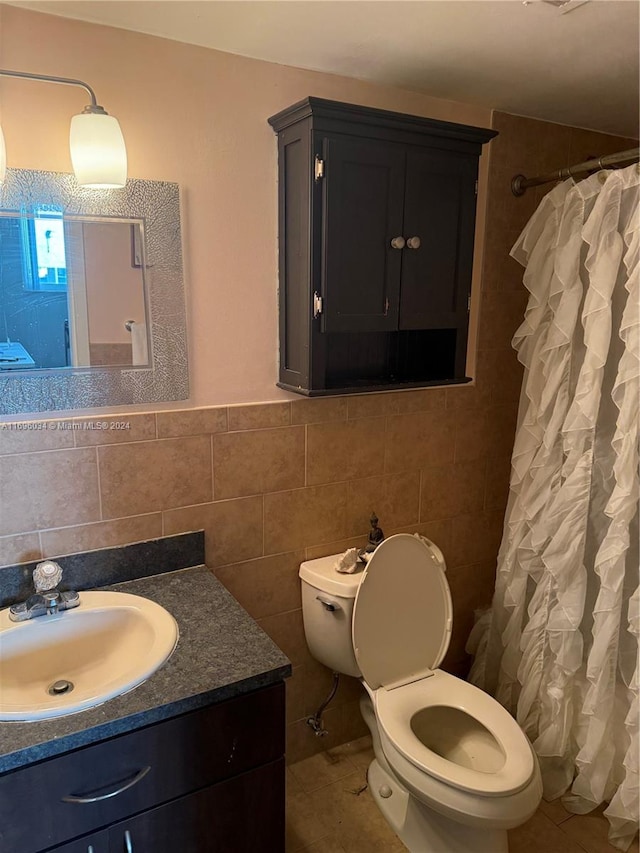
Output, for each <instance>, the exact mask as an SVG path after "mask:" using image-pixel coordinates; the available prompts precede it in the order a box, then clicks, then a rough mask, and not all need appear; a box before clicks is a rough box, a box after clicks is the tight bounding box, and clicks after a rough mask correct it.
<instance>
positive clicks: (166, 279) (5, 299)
mask: <svg viewBox="0 0 640 853" xmlns="http://www.w3.org/2000/svg"><path fill="white" fill-rule="evenodd" d="M181 242H182V241H181V229H180V191H179V187H178V185H177V184H173V183H168V182H166V181H143V180H137V179H135V178H130V179H129V180H128V181H127V183H126V186H124V187H122V189H114V190H96V189H88V188H86V187H79V186H78V184H77V182H76V180H75V178H74V177H73V175H68V174H64V173H61V172H42V171H38V170H33V169H7V175H6V179H5V181H4V182H3V183H0V358H2V359H3V360H2V363H1V367H2V369H0V416H2V415H14V414H19V413H23V412H24V413H26V412H57V411H61V410H65V409H67V410H68V409H87V408H95V407H98V406H123V405H129V404H136V403H155V402H160V401H167V400H185V399H186V398H187V397H188V396H189V373H188V362H187V335H186V315H185V304H184V282H183V275H182V246H181ZM65 321H66V322H65Z"/></svg>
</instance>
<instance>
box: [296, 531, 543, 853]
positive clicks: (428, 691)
mask: <svg viewBox="0 0 640 853" xmlns="http://www.w3.org/2000/svg"><path fill="white" fill-rule="evenodd" d="M335 562H336V556H333V557H325V558H322V559H320V560H312V561H307V562H305V563H303V564H302V565H301V567H300V577H301V581H302V610H303V619H304V627H305V634H306V637H307V642H308V645H309V648H310V651H311V654H312V655H313V656H314V657H316V659H317V660H319V661H320V662H321V663H324V664H325V665H326V666H328V667H330V668H331V669H333V670H334V671H336V672H341V673H346V674H348V675H353V676H356V677H359V678H361V679H362V682H363V685H364V687H365V689H366V693H367V695H366V696H365V697H363V700H362V701H361V709H362V714H363V717H364V719H365V722H366V723H367V725H368V727H369V729H370V731H371V734H372V738H373V746H374V753H375V756H376V757H375V760H374V761H373V762H372V764H371V766H370V768H369V772H368V780H369V786H370V790H371V793H372V795H373V797H374V800H375V801H376V803H377V805H378V807H379V808H380V810H381V811H382V813H383V815H384V816H385V817H386V819H387V821H388V822H389V824H390V825H391V827H392V828H393V829H394V831H395V832H396V833H397V834H398V836H399V837H400V839H401V840H402V841H403V842H404V844H405V845H406V846H407V847H408V849H409V850H411V851H413V853H507V850H508V845H507V833H506V831H507V829H510V828H513V827H515V826H518V825H520V824H521V823H524V822H525V821H526V820H528V819H529V818H530V817H531V816H532V815H533V814H534V812H535V811H536V809H537V807H538V804H539V802H540V799H541V796H542V784H541V780H540V772H539V768H538V762H537V759H536V756H535V754H534V752H533V750H532V748H531V745H530V744H529V741H528V740H527V738H526V737H525V735H524V733H523V732H522V730H521V729H520V728H519V726H518V725H517V723H516V722H515V720H514V719H513V717H511V715H510V714H509V713H508V712H507V711H506V710H505V709H504V708H503V707H502V706H501V705H500V704H499V703H498V702H496V700H495V699H493V697H491V696H489V695H488V694H486V693H484V692H483V691H482V690H479V689H478V688H477V687H474V686H473V685H471V684H468V683H467V682H465V681H462V680H461V679H459V678H456V677H455V676H453V675H450V674H449V673H446V672H444V671H442V670H440V669H438V666H439V665H440V663H441V661H442V659H443V658H444V655H445V654H446V651H447V648H448V646H449V640H450V637H451V629H452V605H451V595H450V592H449V586H448V584H447V581H446V577H445V569H446V564H445V560H444V556H443V554H442V552H441V551H440V549H439V548H438V547H437V546H436V545H435V544H434V543H433V542H430V541H429V540H428V539H425V538H424V537H419V536H417V535H416V536H410V535H409V534H398V535H397V536H392V537H390V538H389V539H387V540H385V541H384V542H383V543H382V544H381V545H379V546H378V548H377V549H376V551H375V552H374V554H373V555H372V556H371V558H370V560H369V562H368V564H367V565H366V566H365V567H363V568H362V569H361V570H360V571H358V572H357V573H354V574H338V573H337V572H336V571H335V569H334V565H335Z"/></svg>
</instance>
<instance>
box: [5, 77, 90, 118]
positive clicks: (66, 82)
mask: <svg viewBox="0 0 640 853" xmlns="http://www.w3.org/2000/svg"><path fill="white" fill-rule="evenodd" d="M0 77H18V78H20V79H22V80H40V81H42V82H44V83H61V84H62V85H63V86H80V88H82V89H85V90H86V91H87V92H88V93H89V97H90V98H91V111H93V109H94V108H96V109H97V110H101V109H102V108H101V107H99V106H98V99H97V98H96V93H95V92H94V91H93V89H92V88H91V86H89V84H88V83H83V82H82V80H74V79H73V78H71V77H52V76H51V75H49V74H30V73H29V72H27V71H10V70H9V69H6V68H0Z"/></svg>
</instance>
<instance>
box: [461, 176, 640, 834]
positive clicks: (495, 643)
mask: <svg viewBox="0 0 640 853" xmlns="http://www.w3.org/2000/svg"><path fill="white" fill-rule="evenodd" d="M639 183H640V174H639V169H638V167H637V166H635V165H634V166H631V167H628V168H626V169H622V170H619V171H610V172H600V173H598V174H595V175H592V176H591V177H589V178H587V179H586V180H584V181H581V182H580V183H578V184H575V183H574V182H573V181H567V182H565V183H563V184H559V185H558V186H556V187H555V189H553V190H552V191H551V192H550V193H549V194H548V195H547V196H546V197H545V198H544V199H543V201H542V203H541V204H540V206H539V208H538V210H537V211H536V213H535V214H534V215H533V217H532V218H531V219H530V221H529V223H528V224H527V226H526V227H525V229H524V231H523V233H522V235H521V236H520V238H519V240H518V241H517V243H516V245H515V246H514V247H513V249H512V251H511V254H512V256H513V257H514V258H515V259H516V260H518V261H519V262H520V263H521V264H522V265H523V266H524V267H525V273H524V283H525V286H526V287H527V289H528V290H529V293H530V297H529V302H528V305H527V309H526V312H525V319H524V322H523V323H522V325H521V326H520V328H519V329H518V331H517V332H516V335H515V337H514V339H513V346H514V348H515V349H516V350H517V352H518V358H519V360H520V361H521V362H522V364H523V365H524V368H525V371H524V380H523V386H522V394H521V399H520V411H519V419H518V429H517V432H516V437H515V444H514V450H513V457H512V468H511V486H510V495H509V503H508V506H507V512H506V518H505V525H504V533H503V540H502V545H501V548H500V553H499V557H498V570H497V578H496V591H495V596H494V600H493V604H492V608H491V611H490V612H489V613H487V614H485V615H484V616H483V618H481V619H480V621H479V622H478V623H477V625H476V627H475V628H474V631H473V633H472V635H471V637H470V640H469V645H468V649H469V651H471V652H472V653H475V661H474V664H473V667H472V670H471V675H470V680H471V681H472V682H473V683H475V684H477V685H478V686H479V687H482V688H483V689H485V690H487V691H488V692H490V693H492V694H493V695H495V696H496V698H497V699H498V700H499V701H500V702H501V703H502V704H503V705H504V706H505V707H506V708H507V709H508V710H509V711H511V712H512V713H513V714H514V716H515V717H516V718H517V720H518V722H519V724H520V726H521V727H522V729H523V730H524V731H525V732H526V734H527V735H528V736H529V738H530V740H531V741H532V743H533V747H534V749H535V751H536V753H537V755H538V758H539V761H540V766H541V770H542V776H543V783H544V796H545V798H546V799H554V798H556V797H558V796H560V795H564V797H563V803H564V805H565V806H566V808H567V809H569V811H572V812H575V813H578V814H582V813H585V812H589V811H591V810H593V809H594V808H596V807H597V806H598V805H599V804H601V803H603V802H608V803H609V805H608V806H607V808H606V810H605V812H604V814H605V815H606V816H607V818H608V819H609V822H610V834H609V840H610V842H611V843H612V844H613V845H614V846H615V847H617V848H619V849H620V850H626V849H627V848H628V847H629V845H630V843H631V841H632V839H633V836H634V834H635V832H636V831H637V829H638V800H639V795H640V791H639V784H638V762H639V750H640V742H639V733H638V723H639V719H638V717H639V713H640V707H639V704H638V683H639V673H638V645H639V635H640V590H639V562H640V560H639V547H638V536H639V533H638V495H639V488H640V486H639V478H638V462H639V459H638V418H639V408H638V392H639V390H640V310H639V309H640V281H639V256H640V228H639V221H638V205H639V202H640V196H639Z"/></svg>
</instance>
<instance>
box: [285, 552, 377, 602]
mask: <svg viewBox="0 0 640 853" xmlns="http://www.w3.org/2000/svg"><path fill="white" fill-rule="evenodd" d="M340 556H341V555H340V554H332V555H331V556H330V557H320V559H318V560H306V561H305V562H304V563H302V564H301V566H300V572H299V574H300V578H301V579H302V580H303V581H306V582H307V583H308V584H311V586H313V587H315V588H316V589H319V590H321V591H322V592H328V593H330V594H331V595H339V596H342V598H355V597H356V593H357V591H358V587H359V586H360V581H361V580H362V573H363V567H359V568H358V570H357V571H356V572H354V573H353V574H352V575H349V574H344V573H341V572H337V571H336V570H335V564H336V562H337V560H338V557H340Z"/></svg>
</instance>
